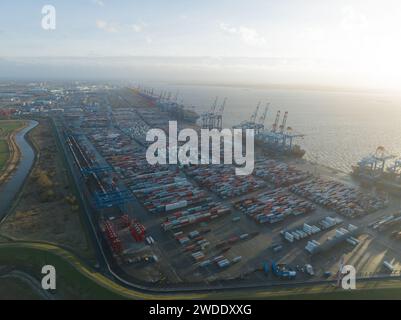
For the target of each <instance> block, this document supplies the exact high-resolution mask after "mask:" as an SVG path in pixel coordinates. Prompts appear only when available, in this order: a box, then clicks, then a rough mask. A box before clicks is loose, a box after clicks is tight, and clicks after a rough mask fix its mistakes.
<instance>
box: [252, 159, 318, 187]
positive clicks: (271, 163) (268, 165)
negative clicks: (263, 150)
mask: <svg viewBox="0 0 401 320" xmlns="http://www.w3.org/2000/svg"><path fill="white" fill-rule="evenodd" d="M254 175H255V176H257V177H260V178H263V179H266V180H268V181H270V182H271V183H273V184H274V185H275V186H276V187H283V186H289V185H291V184H294V183H298V182H301V181H304V180H306V179H308V178H309V177H311V175H310V174H309V173H307V172H303V171H301V170H298V169H296V168H295V167H293V166H291V165H289V164H287V163H285V162H281V161H277V160H272V159H269V160H267V159H263V160H260V161H257V162H256V166H255V170H254Z"/></svg>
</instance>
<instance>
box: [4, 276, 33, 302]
mask: <svg viewBox="0 0 401 320" xmlns="http://www.w3.org/2000/svg"><path fill="white" fill-rule="evenodd" d="M0 300H40V297H39V296H38V295H37V294H36V293H35V292H33V290H32V289H31V288H30V287H29V285H27V284H26V283H24V282H23V281H21V280H19V279H15V278H12V279H11V278H4V279H2V278H0Z"/></svg>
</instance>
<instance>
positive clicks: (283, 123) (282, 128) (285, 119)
mask: <svg viewBox="0 0 401 320" xmlns="http://www.w3.org/2000/svg"><path fill="white" fill-rule="evenodd" d="M287 118H288V111H286V112H285V113H284V117H283V122H282V123H281V126H280V132H281V133H283V132H284V130H285V125H286V124H287Z"/></svg>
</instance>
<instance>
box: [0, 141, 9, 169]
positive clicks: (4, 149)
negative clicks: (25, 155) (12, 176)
mask: <svg viewBox="0 0 401 320" xmlns="http://www.w3.org/2000/svg"><path fill="white" fill-rule="evenodd" d="M8 156H9V151H8V144H7V141H6V140H3V139H2V140H0V171H1V170H3V167H4V165H5V164H6V162H7V160H8Z"/></svg>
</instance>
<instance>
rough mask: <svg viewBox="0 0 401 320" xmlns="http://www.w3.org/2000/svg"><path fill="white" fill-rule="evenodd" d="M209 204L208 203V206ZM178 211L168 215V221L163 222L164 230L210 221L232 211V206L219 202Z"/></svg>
mask: <svg viewBox="0 0 401 320" xmlns="http://www.w3.org/2000/svg"><path fill="white" fill-rule="evenodd" d="M207 206H208V205H206V207H207ZM193 209H194V208H191V209H188V210H186V211H183V212H178V213H177V214H173V215H170V216H168V217H167V219H166V221H164V222H163V223H162V224H161V227H162V228H163V230H165V231H167V230H174V229H178V228H183V227H185V226H189V225H192V224H196V223H200V222H204V221H209V220H213V219H216V218H218V217H221V216H223V215H225V214H228V213H230V212H231V210H230V208H228V207H227V206H225V205H222V204H217V205H215V206H213V207H210V208H206V209H203V208H202V206H200V207H198V208H195V210H193Z"/></svg>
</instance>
